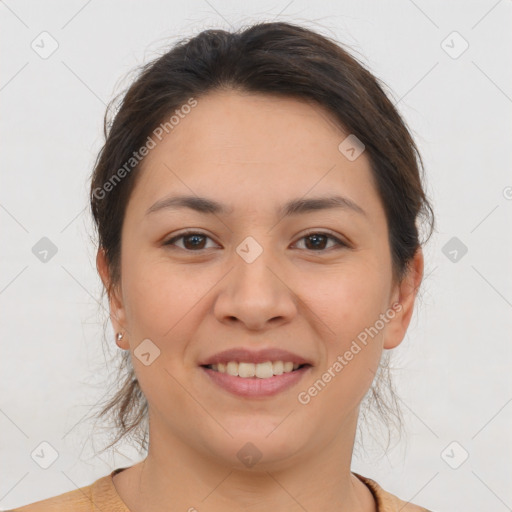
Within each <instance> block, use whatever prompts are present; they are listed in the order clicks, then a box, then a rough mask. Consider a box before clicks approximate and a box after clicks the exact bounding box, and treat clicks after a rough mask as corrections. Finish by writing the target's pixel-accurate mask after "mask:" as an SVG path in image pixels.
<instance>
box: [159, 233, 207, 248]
mask: <svg viewBox="0 0 512 512" xmlns="http://www.w3.org/2000/svg"><path fill="white" fill-rule="evenodd" d="M207 238H210V237H209V236H208V235H205V234H203V233H198V232H196V231H187V232H185V233H181V234H180V235H177V236H175V237H173V238H170V239H169V240H167V241H166V242H164V243H163V245H175V242H176V241H177V240H181V239H183V240H184V241H185V246H184V247H179V246H178V247H179V248H180V249H184V250H187V251H192V252H199V251H201V250H203V249H205V247H204V241H205V240H206V239H207ZM210 240H211V239H210Z"/></svg>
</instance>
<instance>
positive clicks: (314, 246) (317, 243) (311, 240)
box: [300, 232, 348, 252]
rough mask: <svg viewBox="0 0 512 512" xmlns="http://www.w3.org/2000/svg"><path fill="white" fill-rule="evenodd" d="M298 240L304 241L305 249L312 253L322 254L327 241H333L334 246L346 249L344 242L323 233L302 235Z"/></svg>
mask: <svg viewBox="0 0 512 512" xmlns="http://www.w3.org/2000/svg"><path fill="white" fill-rule="evenodd" d="M300 240H306V244H305V246H306V249H307V250H310V251H314V252H324V251H325V250H326V245H327V244H328V241H329V240H333V241H334V245H335V246H338V247H339V246H342V247H348V245H347V244H346V243H345V242H342V241H341V240H339V239H338V238H336V237H335V236H332V235H331V234H329V233H323V232H312V233H308V234H307V235H304V236H303V237H302V238H301V239H300Z"/></svg>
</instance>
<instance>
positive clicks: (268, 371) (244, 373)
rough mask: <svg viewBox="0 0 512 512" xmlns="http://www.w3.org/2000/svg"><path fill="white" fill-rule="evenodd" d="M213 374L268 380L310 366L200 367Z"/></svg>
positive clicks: (268, 363)
mask: <svg viewBox="0 0 512 512" xmlns="http://www.w3.org/2000/svg"><path fill="white" fill-rule="evenodd" d="M201 366H202V368H207V369H209V370H212V371H214V372H218V373H223V374H227V375H230V376H231V377H239V378H242V379H251V378H255V379H269V378H272V377H275V376H278V375H283V374H285V373H291V372H295V371H297V370H301V369H302V368H305V367H310V366H311V365H310V364H307V363H305V364H298V363H293V362H291V361H266V362H264V363H249V362H237V361H229V362H227V363H218V364H207V365H201Z"/></svg>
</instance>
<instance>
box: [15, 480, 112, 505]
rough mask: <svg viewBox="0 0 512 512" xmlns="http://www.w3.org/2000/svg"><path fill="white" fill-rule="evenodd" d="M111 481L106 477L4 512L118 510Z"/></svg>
mask: <svg viewBox="0 0 512 512" xmlns="http://www.w3.org/2000/svg"><path fill="white" fill-rule="evenodd" d="M111 481H112V479H111V475H107V476H104V477H102V478H99V479H98V480H96V481H95V482H94V483H92V484H90V485H87V486H84V487H80V488H78V489H75V490H73V491H68V492H65V493H63V494H59V495H58V496H53V497H51V498H47V499H44V500H41V501H36V502H34V503H30V504H28V505H24V506H22V507H18V508H15V509H12V510H7V511H5V512H62V511H63V510H69V511H71V510H72V511H73V512H110V511H111V510H114V508H115V510H119V508H116V507H115V506H116V505H117V500H116V497H115V496H114V495H113V492H112V489H113V485H112V483H111Z"/></svg>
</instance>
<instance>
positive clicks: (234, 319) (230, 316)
mask: <svg viewBox="0 0 512 512" xmlns="http://www.w3.org/2000/svg"><path fill="white" fill-rule="evenodd" d="M269 252H270V251H263V252H262V253H261V254H260V255H259V256H258V258H256V259H255V260H254V261H252V262H248V261H246V260H244V259H243V258H242V257H240V256H238V254H235V255H234V258H233V263H234V268H233V269H232V270H231V272H229V274H228V275H227V276H226V279H224V280H223V281H222V282H223V287H222V288H221V289H220V292H219V294H218V296H217V299H216V301H215V306H214V313H215V316H216V317H217V319H218V320H219V321H220V322H222V323H230V324H234V323H240V324H242V325H243V326H244V327H245V328H246V329H248V330H265V329H268V328H270V327H276V326H277V325H280V324H285V323H288V322H290V321H291V320H292V319H293V318H294V316H295V315H296V314H297V303H298V301H297V297H296V296H295V294H294V293H293V290H292V286H291V283H289V282H286V281H287V279H286V275H285V273H284V271H283V270H282V268H281V267H280V266H279V265H278V264H277V263H276V261H275V260H273V259H272V258H270V257H267V254H268V253H269Z"/></svg>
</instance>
